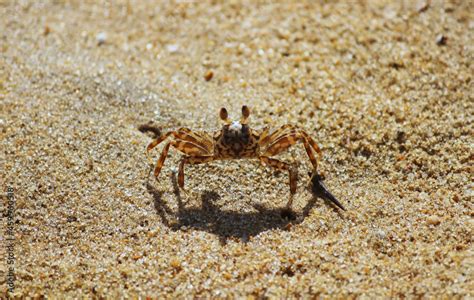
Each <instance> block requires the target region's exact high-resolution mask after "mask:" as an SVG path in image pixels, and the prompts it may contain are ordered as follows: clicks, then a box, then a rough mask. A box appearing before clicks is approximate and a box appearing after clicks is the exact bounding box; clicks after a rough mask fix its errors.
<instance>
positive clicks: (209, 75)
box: [204, 70, 214, 81]
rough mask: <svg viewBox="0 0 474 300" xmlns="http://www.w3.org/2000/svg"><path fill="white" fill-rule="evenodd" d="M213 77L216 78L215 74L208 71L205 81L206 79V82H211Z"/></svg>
mask: <svg viewBox="0 0 474 300" xmlns="http://www.w3.org/2000/svg"><path fill="white" fill-rule="evenodd" d="M213 76H214V72H212V71H211V70H209V71H207V72H206V74H205V75H204V79H205V80H206V81H210V80H211V79H212V77H213Z"/></svg>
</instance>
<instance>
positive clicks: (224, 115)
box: [219, 107, 229, 121]
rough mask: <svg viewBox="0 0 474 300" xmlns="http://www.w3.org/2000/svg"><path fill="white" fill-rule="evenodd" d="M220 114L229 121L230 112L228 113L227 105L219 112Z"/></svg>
mask: <svg viewBox="0 0 474 300" xmlns="http://www.w3.org/2000/svg"><path fill="white" fill-rule="evenodd" d="M219 116H220V117H221V119H222V121H227V118H228V117H229V114H228V113H227V109H225V107H223V108H221V111H220V112H219Z"/></svg>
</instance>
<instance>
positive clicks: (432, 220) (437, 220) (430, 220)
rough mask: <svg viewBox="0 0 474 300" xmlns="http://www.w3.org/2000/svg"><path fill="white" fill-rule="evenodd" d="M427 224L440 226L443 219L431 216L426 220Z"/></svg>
mask: <svg viewBox="0 0 474 300" xmlns="http://www.w3.org/2000/svg"><path fill="white" fill-rule="evenodd" d="M426 222H427V223H428V224H429V225H439V224H440V223H441V219H440V218H439V217H438V216H429V217H428V218H427V219H426Z"/></svg>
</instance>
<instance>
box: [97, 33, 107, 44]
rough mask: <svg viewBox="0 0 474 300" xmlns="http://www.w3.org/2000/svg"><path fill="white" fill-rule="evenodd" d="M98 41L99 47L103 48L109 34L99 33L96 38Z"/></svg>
mask: <svg viewBox="0 0 474 300" xmlns="http://www.w3.org/2000/svg"><path fill="white" fill-rule="evenodd" d="M96 40H97V45H98V46H101V45H103V44H105V42H106V40H107V33H105V32H99V33H98V34H97V36H96Z"/></svg>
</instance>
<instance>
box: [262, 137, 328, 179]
mask: <svg viewBox="0 0 474 300" xmlns="http://www.w3.org/2000/svg"><path fill="white" fill-rule="evenodd" d="M298 141H302V142H303V145H304V148H305V150H306V153H307V154H308V157H309V159H310V161H311V164H312V165H313V170H314V171H316V170H317V168H318V161H317V159H316V157H315V156H314V153H313V151H312V149H314V150H315V151H316V152H317V153H318V154H319V156H320V157H321V150H320V149H319V147H318V145H317V144H316V143H315V142H314V141H313V140H312V139H311V137H309V135H308V134H307V133H305V132H303V131H292V132H290V133H288V134H286V135H283V136H281V137H279V138H278V139H276V140H275V141H273V142H272V143H271V144H270V146H268V148H267V149H266V150H265V152H264V153H263V155H265V156H273V155H277V154H279V153H281V152H283V151H285V150H286V149H288V148H289V147H291V146H292V145H294V144H296V143H297V142H298Z"/></svg>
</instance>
